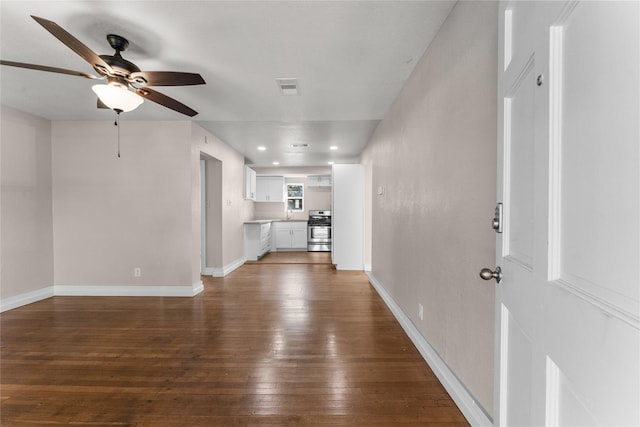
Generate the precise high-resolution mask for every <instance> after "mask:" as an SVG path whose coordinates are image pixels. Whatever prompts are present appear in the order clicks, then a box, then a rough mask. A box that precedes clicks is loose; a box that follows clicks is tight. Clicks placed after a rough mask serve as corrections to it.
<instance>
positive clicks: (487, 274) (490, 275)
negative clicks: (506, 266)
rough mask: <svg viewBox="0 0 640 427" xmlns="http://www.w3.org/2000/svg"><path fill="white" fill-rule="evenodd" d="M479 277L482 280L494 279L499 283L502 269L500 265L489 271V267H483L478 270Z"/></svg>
mask: <svg viewBox="0 0 640 427" xmlns="http://www.w3.org/2000/svg"><path fill="white" fill-rule="evenodd" d="M480 277H481V278H482V279H483V280H491V279H496V283H500V281H501V280H502V269H501V268H500V267H496V271H491V269H490V268H483V269H482V270H480Z"/></svg>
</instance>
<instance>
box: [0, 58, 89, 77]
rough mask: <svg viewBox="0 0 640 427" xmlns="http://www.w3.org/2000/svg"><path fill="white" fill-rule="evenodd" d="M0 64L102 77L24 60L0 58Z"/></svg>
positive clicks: (72, 74)
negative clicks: (26, 62)
mask: <svg viewBox="0 0 640 427" xmlns="http://www.w3.org/2000/svg"><path fill="white" fill-rule="evenodd" d="M0 65H7V66H9V67H19V68H28V69H30V70H38V71H48V72H50V73H58V74H69V75H71V76H80V77H85V78H87V79H100V77H96V76H94V75H93V74H89V73H83V72H81V71H74V70H67V69H65V68H57V67H49V66H47V65H37V64H25V63H24V62H14V61H4V60H0Z"/></svg>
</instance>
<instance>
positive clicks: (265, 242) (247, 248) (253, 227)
mask: <svg viewBox="0 0 640 427" xmlns="http://www.w3.org/2000/svg"><path fill="white" fill-rule="evenodd" d="M270 250H271V222H249V223H245V224H244V256H245V258H247V260H248V261H257V260H258V259H259V258H260V257H261V256H263V255H264V254H266V253H267V252H269V251H270Z"/></svg>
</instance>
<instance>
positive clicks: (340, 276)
mask: <svg viewBox="0 0 640 427" xmlns="http://www.w3.org/2000/svg"><path fill="white" fill-rule="evenodd" d="M203 280H204V284H205V291H204V292H203V293H202V294H200V295H198V296H196V297H195V298H156V297H133V298H129V297H54V298H50V299H48V300H44V301H40V302H38V303H34V304H31V305H28V306H24V307H21V308H18V309H15V310H11V311H8V312H5V313H3V314H2V315H1V324H0V326H1V345H2V352H1V371H0V374H1V387H2V388H1V390H0V396H1V399H2V401H1V408H0V409H1V415H0V417H1V418H0V423H1V425H2V426H42V425H46V426H49V425H90V426H120V425H127V426H317V425H324V426H380V427H382V426H385V427H387V426H466V425H468V424H467V422H466V421H465V419H464V417H463V416H462V414H461V413H460V411H459V410H458V408H457V407H456V406H455V404H454V403H453V401H452V400H451V398H450V397H449V396H448V395H447V393H446V392H445V390H444V388H443V387H442V385H441V384H440V383H439V382H438V380H437V379H436V378H435V376H434V375H433V373H432V372H431V370H430V369H429V367H428V366H427V364H426V363H425V362H424V361H423V359H422V358H421V356H420V354H419V353H418V351H417V350H416V349H415V347H414V346H413V344H412V343H411V341H410V340H409V339H408V337H407V336H406V335H405V333H404V332H403V331H402V329H401V327H400V326H399V324H398V323H397V322H396V320H395V319H394V318H393V316H392V314H391V313H390V311H389V310H388V309H387V307H386V306H385V305H384V303H383V302H382V300H381V299H380V298H379V296H378V295H377V293H376V292H375V290H374V289H373V288H372V287H371V286H370V285H369V283H368V281H367V277H366V275H365V274H364V273H362V272H345V271H336V270H335V269H333V267H332V266H331V264H327V263H306V264H301V263H294V264H290V263H285V262H283V263H273V264H272V263H266V262H265V263H260V262H258V263H253V264H246V265H245V266H243V267H241V268H240V269H238V270H236V271H235V272H233V273H231V274H230V275H229V276H227V277H226V278H222V279H217V278H208V277H205V278H204V279H203Z"/></svg>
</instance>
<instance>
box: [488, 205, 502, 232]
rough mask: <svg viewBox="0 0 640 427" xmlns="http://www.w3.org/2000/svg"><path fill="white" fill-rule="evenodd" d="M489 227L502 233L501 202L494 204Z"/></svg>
mask: <svg viewBox="0 0 640 427" xmlns="http://www.w3.org/2000/svg"><path fill="white" fill-rule="evenodd" d="M491 227H492V228H493V229H494V230H495V231H496V233H502V203H498V204H496V210H495V214H494V216H493V219H492V220H491Z"/></svg>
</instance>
